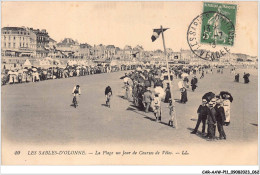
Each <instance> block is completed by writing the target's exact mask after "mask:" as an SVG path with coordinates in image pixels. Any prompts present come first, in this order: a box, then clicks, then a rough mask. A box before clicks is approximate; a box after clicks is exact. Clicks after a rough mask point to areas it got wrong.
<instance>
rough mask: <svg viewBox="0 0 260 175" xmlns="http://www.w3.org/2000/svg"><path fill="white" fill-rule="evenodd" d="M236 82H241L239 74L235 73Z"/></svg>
mask: <svg viewBox="0 0 260 175" xmlns="http://www.w3.org/2000/svg"><path fill="white" fill-rule="evenodd" d="M235 82H239V74H236V75H235Z"/></svg>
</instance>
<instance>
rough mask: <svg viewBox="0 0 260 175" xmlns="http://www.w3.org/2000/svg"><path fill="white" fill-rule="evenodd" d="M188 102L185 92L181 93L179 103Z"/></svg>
mask: <svg viewBox="0 0 260 175" xmlns="http://www.w3.org/2000/svg"><path fill="white" fill-rule="evenodd" d="M187 101H188V97H187V90H185V91H184V92H182V93H181V103H186V102H187Z"/></svg>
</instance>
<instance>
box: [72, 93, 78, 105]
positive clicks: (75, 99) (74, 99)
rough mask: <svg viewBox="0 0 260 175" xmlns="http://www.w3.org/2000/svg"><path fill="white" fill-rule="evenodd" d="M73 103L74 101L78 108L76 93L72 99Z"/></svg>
mask: <svg viewBox="0 0 260 175" xmlns="http://www.w3.org/2000/svg"><path fill="white" fill-rule="evenodd" d="M72 103H73V106H74V107H75V108H77V106H78V101H77V95H75V94H74V97H73V99H72Z"/></svg>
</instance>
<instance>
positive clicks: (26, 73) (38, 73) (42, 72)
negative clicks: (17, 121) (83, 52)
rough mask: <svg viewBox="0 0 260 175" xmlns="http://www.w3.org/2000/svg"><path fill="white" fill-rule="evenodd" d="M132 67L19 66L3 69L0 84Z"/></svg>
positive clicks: (83, 74)
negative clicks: (19, 67)
mask: <svg viewBox="0 0 260 175" xmlns="http://www.w3.org/2000/svg"><path fill="white" fill-rule="evenodd" d="M125 69H126V70H130V69H133V67H131V66H124V65H121V67H119V66H108V65H106V66H77V65H74V66H70V65H67V66H66V67H65V68H61V67H50V68H46V69H45V68H41V67H38V68H37V67H32V68H27V67H26V68H21V69H15V70H8V69H4V70H3V71H2V74H1V80H2V81H1V85H6V84H17V83H28V82H39V81H44V80H49V79H60V78H69V77H75V76H86V75H92V74H99V73H110V72H115V71H120V70H125Z"/></svg>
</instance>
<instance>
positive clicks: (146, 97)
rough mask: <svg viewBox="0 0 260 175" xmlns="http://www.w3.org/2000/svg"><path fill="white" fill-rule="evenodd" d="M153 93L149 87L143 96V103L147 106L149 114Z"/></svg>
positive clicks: (146, 110) (146, 109)
mask: <svg viewBox="0 0 260 175" xmlns="http://www.w3.org/2000/svg"><path fill="white" fill-rule="evenodd" d="M152 99H153V97H152V93H151V91H150V88H149V87H148V88H147V90H146V92H145V93H144V95H143V103H144V106H145V112H146V113H148V112H149V108H150V106H151V102H152Z"/></svg>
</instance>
